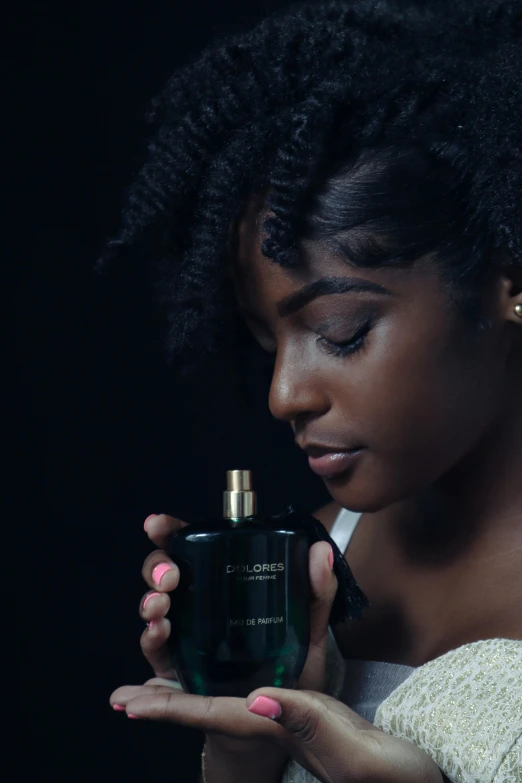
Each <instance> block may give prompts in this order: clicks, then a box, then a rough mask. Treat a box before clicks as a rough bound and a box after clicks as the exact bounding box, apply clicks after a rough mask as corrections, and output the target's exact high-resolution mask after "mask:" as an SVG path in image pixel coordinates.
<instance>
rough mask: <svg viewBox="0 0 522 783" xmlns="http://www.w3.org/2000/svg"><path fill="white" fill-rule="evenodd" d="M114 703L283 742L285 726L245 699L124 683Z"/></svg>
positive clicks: (151, 716)
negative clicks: (250, 706) (263, 716)
mask: <svg viewBox="0 0 522 783" xmlns="http://www.w3.org/2000/svg"><path fill="white" fill-rule="evenodd" d="M110 701H111V704H113V705H114V704H118V705H122V706H124V707H125V709H126V711H127V714H131V715H134V716H135V717H137V718H144V719H147V720H158V721H165V722H168V723H176V724H179V725H182V726H188V727H190V728H195V729H199V730H201V731H203V732H205V733H215V732H217V733H219V734H225V735H227V736H229V737H237V738H242V739H272V740H274V741H276V742H281V741H282V740H283V739H284V737H285V731H284V729H283V728H282V727H281V726H279V725H277V723H273V722H271V721H267V720H261V719H260V718H259V716H257V715H254V714H253V713H250V712H249V711H248V710H247V708H246V706H245V700H244V699H237V698H233V697H225V696H215V697H213V696H195V695H193V694H188V693H183V691H181V690H179V689H174V688H171V687H166V686H164V685H155V686H151V685H141V686H125V687H123V688H118V689H117V690H116V691H114V693H113V694H112V695H111V697H110Z"/></svg>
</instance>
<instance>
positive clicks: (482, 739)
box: [375, 639, 522, 783]
mask: <svg viewBox="0 0 522 783" xmlns="http://www.w3.org/2000/svg"><path fill="white" fill-rule="evenodd" d="M375 724H376V725H377V726H379V727H380V728H382V729H383V730H384V731H386V732H387V733H389V734H394V735H396V736H400V737H402V738H403V739H408V740H410V741H412V742H414V743H415V744H416V745H419V746H420V747H422V748H423V749H424V750H426V751H427V752H429V754H430V755H431V756H432V757H433V758H434V759H435V760H436V761H437V763H438V765H439V767H440V768H441V769H442V770H443V771H444V772H445V774H446V775H447V776H448V777H449V778H450V780H459V781H466V782H467V781H470V782H471V781H473V782H474V781H477V780H481V781H495V783H497V781H498V783H500V781H508V780H510V781H517V780H520V779H522V777H521V776H522V641H519V640H514V639H484V640H481V641H476V642H471V643H470V644H465V645H462V646H461V647H458V648H457V649H454V650H450V651H449V652H447V653H445V654H444V655H441V656H440V657H438V658H435V659H434V660H431V661H428V662H427V663H425V664H424V665H422V666H419V667H418V668H417V669H416V670H415V671H414V672H413V673H412V674H411V675H410V676H409V677H408V678H407V679H406V680H405V681H404V682H403V683H402V684H401V685H400V686H399V687H398V688H396V690H395V691H393V693H392V694H391V695H390V696H389V697H388V698H387V699H386V700H385V701H384V702H383V703H382V704H381V705H380V707H379V708H378V710H377V714H376V717H375ZM517 775H518V776H519V777H517Z"/></svg>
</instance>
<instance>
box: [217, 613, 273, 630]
mask: <svg viewBox="0 0 522 783" xmlns="http://www.w3.org/2000/svg"><path fill="white" fill-rule="evenodd" d="M284 621H285V618H284V617H283V616H282V615H278V616H277V617H247V618H246V619H241V620H232V619H231V620H229V625H230V627H231V628H238V627H239V628H242V627H245V626H248V627H251V626H254V625H279V624H280V623H284Z"/></svg>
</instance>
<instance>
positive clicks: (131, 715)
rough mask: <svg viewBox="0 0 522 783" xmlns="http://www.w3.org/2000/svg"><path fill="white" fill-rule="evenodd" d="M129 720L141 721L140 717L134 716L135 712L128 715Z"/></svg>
mask: <svg viewBox="0 0 522 783" xmlns="http://www.w3.org/2000/svg"><path fill="white" fill-rule="evenodd" d="M127 718H134V720H139V719H140V718H139V715H134V713H133V712H128V713H127Z"/></svg>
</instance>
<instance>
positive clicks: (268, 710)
mask: <svg viewBox="0 0 522 783" xmlns="http://www.w3.org/2000/svg"><path fill="white" fill-rule="evenodd" d="M248 709H249V710H250V712H253V713H254V714H255V715H261V716H262V717H263V718H271V719H272V720H274V718H279V716H280V715H281V705H280V704H279V702H277V701H275V700H274V699H269V698H268V696H258V697H257V699H256V700H255V701H253V702H252V704H251V705H250V707H249V708H248Z"/></svg>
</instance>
